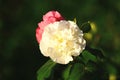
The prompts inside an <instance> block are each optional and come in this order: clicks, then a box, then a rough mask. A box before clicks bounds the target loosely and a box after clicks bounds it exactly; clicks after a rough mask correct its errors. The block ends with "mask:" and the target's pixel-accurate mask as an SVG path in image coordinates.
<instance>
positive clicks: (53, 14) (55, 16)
mask: <svg viewBox="0 0 120 80" xmlns="http://www.w3.org/2000/svg"><path fill="white" fill-rule="evenodd" d="M60 20H64V18H63V17H62V16H61V14H60V13H59V12H57V11H49V12H48V13H46V14H45V15H44V16H43V21H41V22H40V23H38V27H37V29H36V39H37V42H38V43H40V41H41V38H42V33H43V31H44V28H45V27H46V26H47V25H48V24H50V23H54V22H56V21H60Z"/></svg>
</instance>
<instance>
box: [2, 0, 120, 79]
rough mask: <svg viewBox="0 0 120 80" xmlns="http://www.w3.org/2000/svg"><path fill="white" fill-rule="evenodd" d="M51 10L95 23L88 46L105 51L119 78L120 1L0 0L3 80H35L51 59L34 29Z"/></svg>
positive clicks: (68, 18)
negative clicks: (38, 40) (42, 50)
mask: <svg viewBox="0 0 120 80" xmlns="http://www.w3.org/2000/svg"><path fill="white" fill-rule="evenodd" d="M50 10H57V11H59V12H60V13H61V14H62V15H63V16H64V17H65V18H66V19H67V20H73V19H74V18H75V17H76V19H77V23H78V24H79V25H81V24H82V23H83V22H86V21H88V20H89V21H92V22H94V23H95V24H96V28H97V33H95V34H94V35H93V38H92V40H89V41H88V42H89V45H90V46H94V47H98V48H101V49H102V50H103V51H104V54H105V56H106V57H107V58H108V59H109V61H108V62H106V63H109V65H112V67H113V68H112V69H113V70H112V71H111V72H113V73H115V74H116V76H117V78H118V77H119V78H120V76H119V74H120V69H119V67H120V42H119V41H120V0H0V80H36V71H37V70H38V69H39V67H40V66H41V65H42V64H43V63H44V62H45V61H46V60H47V59H48V58H46V57H43V56H42V54H40V51H39V46H38V44H37V42H36V38H35V29H36V28H37V23H38V22H40V21H41V20H42V16H43V15H44V14H45V13H46V12H48V11H50ZM101 66H102V65H101ZM109 70H111V68H110V69H109Z"/></svg>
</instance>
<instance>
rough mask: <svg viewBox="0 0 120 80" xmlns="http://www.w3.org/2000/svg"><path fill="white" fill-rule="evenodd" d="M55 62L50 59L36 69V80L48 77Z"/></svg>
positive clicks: (43, 79)
mask: <svg viewBox="0 0 120 80" xmlns="http://www.w3.org/2000/svg"><path fill="white" fill-rule="evenodd" d="M55 64H56V63H54V62H53V61H51V60H48V61H47V62H46V63H45V64H44V65H43V66H42V67H41V68H40V69H39V70H38V71H37V80H45V79H46V78H48V77H49V76H50V74H51V72H52V69H53V67H54V66H55Z"/></svg>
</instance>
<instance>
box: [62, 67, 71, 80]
mask: <svg viewBox="0 0 120 80" xmlns="http://www.w3.org/2000/svg"><path fill="white" fill-rule="evenodd" d="M71 67H72V65H68V66H67V68H66V69H65V70H64V71H63V79H64V80H68V78H69V75H70V70H71Z"/></svg>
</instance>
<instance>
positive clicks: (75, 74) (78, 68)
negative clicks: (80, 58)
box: [68, 63, 84, 80]
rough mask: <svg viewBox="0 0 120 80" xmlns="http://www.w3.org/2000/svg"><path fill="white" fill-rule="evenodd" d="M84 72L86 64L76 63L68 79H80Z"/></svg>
mask: <svg viewBox="0 0 120 80" xmlns="http://www.w3.org/2000/svg"><path fill="white" fill-rule="evenodd" d="M83 74H84V65H83V64H80V63H76V64H74V65H73V66H72V68H71V72H70V75H69V79H68V80H80V78H81V77H82V75H83Z"/></svg>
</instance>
